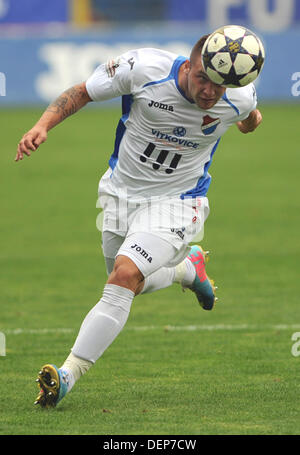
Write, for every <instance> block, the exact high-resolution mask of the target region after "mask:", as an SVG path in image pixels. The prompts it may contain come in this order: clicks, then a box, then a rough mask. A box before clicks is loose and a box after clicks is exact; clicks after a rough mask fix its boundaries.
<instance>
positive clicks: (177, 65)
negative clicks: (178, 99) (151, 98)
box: [143, 55, 194, 104]
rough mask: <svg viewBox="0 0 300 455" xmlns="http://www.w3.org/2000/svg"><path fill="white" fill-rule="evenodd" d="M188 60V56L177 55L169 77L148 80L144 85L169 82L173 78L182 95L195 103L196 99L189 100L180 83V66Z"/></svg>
mask: <svg viewBox="0 0 300 455" xmlns="http://www.w3.org/2000/svg"><path fill="white" fill-rule="evenodd" d="M186 60H187V58H186V57H183V56H182V55H180V56H179V57H177V58H176V59H175V60H174V62H173V65H172V68H171V71H170V73H169V75H168V76H167V77H164V78H163V79H159V80H158V81H151V82H147V84H145V85H143V88H145V87H149V86H150V85H156V84H163V83H164V82H168V81H171V80H173V79H174V81H175V84H176V87H177V89H178V91H179V92H180V93H181V95H182V96H183V97H184V98H185V99H186V100H187V101H189V102H190V103H192V104H194V101H191V100H189V99H188V98H187V97H186V96H185V93H184V92H183V90H182V88H181V87H180V86H179V83H178V73H179V68H180V67H181V65H182V64H183V63H184V62H185V61H186Z"/></svg>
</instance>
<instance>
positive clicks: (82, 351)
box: [72, 284, 134, 363]
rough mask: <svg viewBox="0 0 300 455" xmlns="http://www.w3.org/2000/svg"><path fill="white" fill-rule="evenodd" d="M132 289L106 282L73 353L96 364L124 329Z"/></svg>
mask: <svg viewBox="0 0 300 455" xmlns="http://www.w3.org/2000/svg"><path fill="white" fill-rule="evenodd" d="M133 297H134V292H132V291H131V290H130V289H126V288H123V287H121V286H117V285H115V284H106V286H105V287H104V291H103V296H102V298H101V300H100V302H98V303H97V304H96V305H95V306H94V307H93V308H92V309H91V311H90V312H89V313H88V314H87V316H86V317H85V319H84V321H83V323H82V325H81V327H80V331H79V334H78V336H77V338H76V341H75V343H74V346H73V348H72V353H73V354H74V355H75V356H76V357H79V358H80V359H85V360H88V361H89V362H91V363H95V362H96V361H97V360H98V359H99V357H101V355H102V354H103V352H104V351H105V350H106V349H107V348H108V346H110V344H111V343H112V342H113V340H114V339H115V338H116V337H117V335H118V334H119V333H120V332H121V330H122V329H123V327H124V325H125V323H126V321H127V319H128V315H129V311H130V307H131V303H132V300H133Z"/></svg>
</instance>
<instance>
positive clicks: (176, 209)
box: [97, 193, 209, 277]
mask: <svg viewBox="0 0 300 455" xmlns="http://www.w3.org/2000/svg"><path fill="white" fill-rule="evenodd" d="M98 201H100V204H101V207H102V208H103V212H102V213H101V214H100V217H98V219H97V227H98V229H99V230H101V231H102V247H103V253H104V257H105V258H106V265H107V271H108V273H110V272H111V270H112V267H113V262H114V260H115V258H116V256H118V255H120V254H122V255H125V256H128V257H129V258H130V259H131V260H132V261H133V262H134V263H135V264H136V266H137V267H138V268H139V270H140V271H141V273H142V274H143V275H144V277H147V276H149V275H151V273H153V272H154V271H156V270H158V269H159V268H161V267H173V266H175V265H177V264H179V263H180V262H181V261H182V260H183V259H184V258H185V257H186V256H187V255H188V254H189V251H190V246H189V244H190V243H192V242H193V243H194V242H200V241H201V240H202V239H203V235H204V222H205V220H206V218H207V217H208V214H209V204H208V199H207V198H206V197H197V198H187V199H180V197H172V198H168V199H166V198H159V199H158V198H153V199H150V200H143V201H141V202H130V201H128V200H126V199H123V198H122V197H117V196H116V195H113V194H107V193H102V194H101V193H100V198H99V200H98ZM100 204H98V206H100Z"/></svg>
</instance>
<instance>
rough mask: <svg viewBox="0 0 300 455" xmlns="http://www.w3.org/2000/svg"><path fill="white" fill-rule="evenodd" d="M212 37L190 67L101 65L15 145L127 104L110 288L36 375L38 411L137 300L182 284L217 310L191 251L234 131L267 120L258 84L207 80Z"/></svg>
mask: <svg viewBox="0 0 300 455" xmlns="http://www.w3.org/2000/svg"><path fill="white" fill-rule="evenodd" d="M206 38H207V36H203V37H202V38H201V39H200V40H199V41H198V42H197V43H196V44H195V45H194V47H193V49H192V52H191V55H190V58H189V59H187V58H185V57H182V56H178V55H175V54H173V53H170V52H166V51H162V50H159V49H150V48H145V49H136V50H131V51H129V52H126V53H125V54H123V55H121V56H119V57H117V58H115V59H112V60H111V61H109V62H108V63H107V64H103V65H100V66H99V67H98V68H97V69H96V70H95V72H94V73H93V74H92V75H91V76H90V78H89V79H88V80H87V81H86V82H83V83H81V84H78V85H76V86H74V87H72V88H70V89H69V90H67V91H65V92H64V93H63V94H62V95H61V96H59V97H58V98H57V99H56V100H55V101H54V102H53V103H52V104H50V106H49V107H48V108H47V110H46V111H45V112H44V113H43V115H42V116H41V118H40V119H39V120H38V122H37V123H36V125H35V126H34V127H33V128H32V129H31V130H30V131H28V132H27V133H26V134H25V135H24V136H23V138H22V139H21V141H20V143H19V145H18V151H17V155H16V161H19V160H22V159H23V156H24V155H27V156H30V151H35V150H36V149H37V148H38V147H39V146H40V144H41V143H43V142H44V141H45V140H46V139H47V133H48V131H49V130H50V129H52V128H53V127H54V126H56V125H57V124H58V123H60V122H62V121H63V120H64V119H65V118H66V117H68V116H70V115H71V114H74V113H75V112H77V111H78V110H79V109H81V108H82V107H83V106H85V105H86V104H87V103H89V102H91V101H103V100H107V99H111V98H114V97H119V96H122V111H123V112H122V118H121V119H120V121H119V124H118V126H117V130H116V139H115V147H114V151H113V154H112V156H111V158H110V161H109V168H108V170H107V172H106V173H105V174H104V176H103V177H102V178H101V180H100V183H99V197H100V202H101V204H102V207H103V209H104V212H103V213H104V219H103V228H102V242H103V254H104V257H105V261H106V268H107V272H108V280H107V283H106V285H105V287H104V290H103V295H102V298H101V300H100V301H99V302H98V303H97V304H96V305H95V306H94V307H93V308H92V309H91V310H90V312H89V313H88V314H87V316H86V317H85V319H84V320H83V323H82V325H81V328H80V331H79V334H78V336H77V338H76V340H75V343H74V345H73V347H72V349H71V353H70V354H69V355H68V357H67V358H66V360H65V362H64V364H63V365H62V366H61V367H60V368H58V367H56V366H55V365H53V364H46V365H44V366H43V367H42V369H41V371H40V372H39V375H38V378H37V382H38V383H39V387H40V391H39V395H38V397H37V399H36V402H35V403H36V404H40V405H41V406H42V407H53V406H56V404H57V403H58V402H59V401H60V400H61V399H62V398H63V397H64V396H65V395H66V393H67V392H69V391H70V390H71V389H72V387H73V386H74V384H75V382H76V381H77V380H78V379H79V378H80V377H81V376H82V375H83V374H84V373H85V372H86V371H87V370H88V369H89V368H90V367H91V366H92V365H93V364H94V363H95V362H96V361H97V360H98V359H99V357H100V356H101V355H102V353H103V352H104V351H105V350H106V349H107V348H108V346H109V345H110V344H111V343H112V342H113V340H114V339H115V338H116V337H117V336H118V334H119V333H120V332H121V330H122V329H123V327H124V325H125V323H126V321H127V318H128V315H129V312H130V307H131V304H132V301H133V299H134V297H135V296H136V295H137V294H143V293H148V292H153V291H155V290H158V289H161V288H164V287H167V286H170V285H171V284H172V283H174V282H177V283H180V284H181V285H182V286H183V288H189V289H191V290H192V291H193V292H194V293H195V295H196V297H197V300H198V302H199V303H200V305H201V306H202V307H203V308H204V309H206V310H211V309H212V308H213V305H214V302H215V287H214V284H213V281H212V280H210V279H209V278H208V277H207V274H206V270H205V262H206V254H205V252H204V251H203V250H202V248H201V247H200V246H197V245H194V246H192V247H191V246H189V244H190V243H192V242H193V243H195V240H199V239H201V232H202V231H203V225H204V222H205V220H206V218H207V216H208V213H209V204H208V199H207V197H206V194H207V191H208V188H209V185H210V181H211V176H210V175H209V173H208V168H209V166H210V164H211V161H212V157H213V155H214V153H215V151H216V149H217V146H218V144H219V141H220V138H221V136H222V135H223V134H224V133H225V132H226V130H227V129H228V128H229V127H230V126H231V125H234V124H236V125H237V127H238V129H239V130H240V131H241V132H242V133H248V132H251V131H254V130H255V129H256V128H257V126H258V125H259V124H260V123H261V120H262V116H261V114H260V112H259V111H258V110H257V109H256V104H257V99H256V93H255V88H254V86H253V84H249V85H247V86H246V87H243V88H234V89H225V87H223V86H220V85H217V84H215V83H213V82H212V81H211V80H210V79H209V78H208V76H207V74H206V73H205V71H204V69H203V67H202V63H201V49H202V47H203V44H204V42H205V40H206ZM95 115H96V114H95ZM95 121H97V119H95Z"/></svg>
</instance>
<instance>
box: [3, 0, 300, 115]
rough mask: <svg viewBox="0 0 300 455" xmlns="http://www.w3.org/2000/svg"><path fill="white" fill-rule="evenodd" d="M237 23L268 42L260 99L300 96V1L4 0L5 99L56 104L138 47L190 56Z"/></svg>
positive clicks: (286, 98) (266, 44) (9, 101)
mask: <svg viewBox="0 0 300 455" xmlns="http://www.w3.org/2000/svg"><path fill="white" fill-rule="evenodd" d="M229 23H234V24H243V25H245V26H247V27H249V28H251V29H252V30H254V31H256V32H257V33H258V34H259V36H260V37H261V38H262V40H263V42H264V44H265V47H266V51H267V60H266V64H265V68H264V71H263V74H262V76H261V78H260V80H259V81H257V86H258V93H259V96H260V99H261V100H266V101H274V100H275V101H277V100H280V101H286V100H289V101H291V100H295V98H296V99H297V97H298V96H299V95H300V63H299V44H300V0H185V1H184V2H182V1H181V0H152V1H144V2H143V1H138V0H126V1H125V0H52V1H51V2H45V1H44V0H22V1H20V0H0V37H1V39H0V73H1V77H0V85H1V89H0V92H1V93H0V95H1V97H0V105H2V106H4V105H13V104H15V105H16V104H17V105H26V104H28V103H29V104H31V105H35V104H43V103H48V102H49V101H51V100H52V99H53V98H54V97H56V96H57V95H58V94H59V93H60V92H61V91H63V90H64V89H66V88H68V87H70V86H72V85H73V84H75V83H77V82H81V81H83V80H85V79H86V78H87V77H88V76H89V75H90V74H91V72H92V71H93V69H94V68H95V67H96V66H97V65H98V64H99V63H102V62H105V61H106V60H107V59H108V58H111V57H112V56H116V55H119V54H120V53H122V52H123V51H125V50H128V49H130V48H136V47H147V46H154V47H160V48H164V49H169V50H172V51H174V52H176V53H178V54H182V55H187V56H188V55H189V51H190V49H191V47H192V45H193V43H194V42H195V41H196V40H197V39H198V38H199V37H200V36H201V35H202V34H205V33H208V32H211V31H213V30H214V29H216V28H217V27H219V26H221V25H224V24H229ZM4 95H5V96H4Z"/></svg>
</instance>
